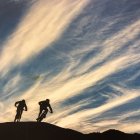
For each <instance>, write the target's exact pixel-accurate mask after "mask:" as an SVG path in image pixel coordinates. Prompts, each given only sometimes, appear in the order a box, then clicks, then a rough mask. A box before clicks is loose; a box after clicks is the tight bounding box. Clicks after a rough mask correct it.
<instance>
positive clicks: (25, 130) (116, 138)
mask: <svg viewBox="0 0 140 140" xmlns="http://www.w3.org/2000/svg"><path fill="white" fill-rule="evenodd" d="M0 139H1V140H121V139H124V140H140V134H126V133H123V132H121V131H117V130H108V131H106V132H103V133H91V134H82V133H80V132H77V131H74V130H71V129H64V128H61V127H58V126H55V125H51V124H48V123H36V122H20V123H1V124H0Z"/></svg>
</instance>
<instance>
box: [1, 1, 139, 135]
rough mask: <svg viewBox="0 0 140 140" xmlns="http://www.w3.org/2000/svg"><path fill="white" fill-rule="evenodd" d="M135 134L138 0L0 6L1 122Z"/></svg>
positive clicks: (137, 94) (137, 89)
mask: <svg viewBox="0 0 140 140" xmlns="http://www.w3.org/2000/svg"><path fill="white" fill-rule="evenodd" d="M47 98H49V99H50V101H51V102H50V103H51V105H52V108H53V110H54V113H53V114H50V113H49V114H48V116H47V118H46V119H45V120H44V122H48V123H51V124H54V125H58V126H61V127H64V128H71V129H74V130H77V131H80V132H83V133H90V132H94V131H95V132H97V131H101V132H102V131H105V130H107V129H118V130H121V131H124V132H129V133H133V132H139V133H140V0H0V122H10V121H13V120H14V116H15V112H16V108H15V107H14V103H15V102H16V101H19V100H22V99H25V100H26V103H27V106H28V111H27V112H24V113H23V116H22V121H36V118H37V115H38V111H39V105H38V102H39V101H41V100H45V99H47Z"/></svg>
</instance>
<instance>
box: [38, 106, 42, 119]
mask: <svg viewBox="0 0 140 140" xmlns="http://www.w3.org/2000/svg"><path fill="white" fill-rule="evenodd" d="M42 111H43V109H42V108H41V107H40V111H39V114H38V118H39V117H40V115H41V113H42Z"/></svg>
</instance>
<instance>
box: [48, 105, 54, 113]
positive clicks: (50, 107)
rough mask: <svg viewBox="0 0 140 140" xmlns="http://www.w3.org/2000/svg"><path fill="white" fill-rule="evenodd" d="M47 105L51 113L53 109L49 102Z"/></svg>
mask: <svg viewBox="0 0 140 140" xmlns="http://www.w3.org/2000/svg"><path fill="white" fill-rule="evenodd" d="M48 107H49V109H50V112H51V113H53V110H52V107H51V105H50V104H49V106H48Z"/></svg>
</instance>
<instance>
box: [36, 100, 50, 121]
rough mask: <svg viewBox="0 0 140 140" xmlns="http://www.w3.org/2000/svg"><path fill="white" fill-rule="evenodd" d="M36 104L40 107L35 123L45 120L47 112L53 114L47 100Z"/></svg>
mask: <svg viewBox="0 0 140 140" xmlns="http://www.w3.org/2000/svg"><path fill="white" fill-rule="evenodd" d="M38 104H39V105H40V111H39V114H38V118H37V119H36V120H37V122H41V121H42V120H43V119H44V118H46V115H47V113H48V111H49V112H50V113H53V110H52V107H51V105H50V100H49V99H46V100H44V101H40V102H39V103H38ZM48 108H49V110H48Z"/></svg>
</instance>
